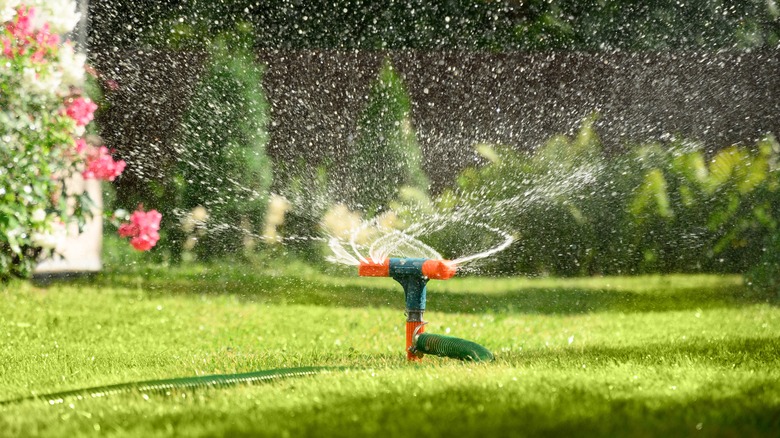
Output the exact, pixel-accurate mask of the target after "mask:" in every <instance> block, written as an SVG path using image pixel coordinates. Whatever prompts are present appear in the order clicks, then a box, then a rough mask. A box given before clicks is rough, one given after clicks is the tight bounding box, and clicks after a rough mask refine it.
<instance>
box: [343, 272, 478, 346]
mask: <svg viewBox="0 0 780 438" xmlns="http://www.w3.org/2000/svg"><path fill="white" fill-rule="evenodd" d="M456 272H457V268H456V266H455V264H454V263H453V262H451V261H449V260H433V259H422V258H389V259H386V260H385V261H384V262H382V263H371V262H362V263H360V266H359V268H358V275H360V276H361V277H392V278H393V279H394V280H395V281H397V282H399V283H400V284H401V286H402V287H403V288H404V297H405V301H406V354H407V359H409V360H419V359H420V358H422V356H423V354H424V353H427V354H434V355H437V356H447V357H452V358H456V359H462V360H465V359H469V360H473V361H484V360H493V354H492V353H490V351H488V350H487V349H486V348H485V347H483V346H481V345H479V344H475V343H474V342H470V341H466V340H464V339H459V338H454V337H451V336H442V335H433V334H428V333H423V332H424V331H425V327H424V326H425V324H426V323H425V321H423V313H424V312H425V299H426V294H427V285H428V280H430V279H436V280H447V279H449V278H452V277H453V276H455V273H456Z"/></svg>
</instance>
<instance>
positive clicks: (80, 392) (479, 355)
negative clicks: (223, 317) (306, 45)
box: [0, 333, 493, 406]
mask: <svg viewBox="0 0 780 438" xmlns="http://www.w3.org/2000/svg"><path fill="white" fill-rule="evenodd" d="M413 351H414V352H415V353H424V354H432V355H435V356H443V357H449V358H452V359H459V360H463V361H473V362H490V361H492V360H493V354H492V353H491V352H490V351H489V350H488V349H487V348H485V347H483V346H481V345H479V344H477V343H475V342H471V341H467V340H465V339H460V338H455V337H452V336H444V335H435V334H431V333H420V334H418V335H417V336H416V337H415V343H414V348H413ZM344 369H347V368H346V367H302V368H278V369H273V370H263V371H253V372H250V373H240V374H212V375H209V376H194V377H178V378H175V379H161V380H146V381H142V382H129V383H117V384H113V385H104V386H95V387H92V388H81V389H73V390H70V391H62V392H55V393H51V394H44V395H31V396H28V397H21V398H17V399H11V400H0V406H3V405H8V404H12V403H19V402H23V401H28V400H42V401H46V402H48V403H49V404H50V405H55V404H59V403H64V402H65V399H67V398H70V397H75V398H77V399H79V400H81V399H85V398H101V397H106V396H109V395H115V394H126V393H131V392H134V393H139V394H168V393H170V392H171V391H175V390H186V389H199V388H223V387H226V386H233V385H239V384H249V385H252V384H257V383H267V382H271V381H276V380H281V379H285V378H290V377H303V376H313V375H315V374H320V373H323V372H326V371H335V370H344Z"/></svg>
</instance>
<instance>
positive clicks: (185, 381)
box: [0, 367, 341, 406]
mask: <svg viewBox="0 0 780 438" xmlns="http://www.w3.org/2000/svg"><path fill="white" fill-rule="evenodd" d="M337 369H341V368H340V367H303V368H279V369H273V370H263V371H254V372H250V373H241V374H213V375H209V376H195V377H179V378H175V379H162V380H146V381H143V382H129V383H118V384H115V385H105V386H96V387H93V388H82V389H74V390H71V391H63V392H57V393H52V394H45V395H32V396H29V397H21V398H17V399H12V400H0V406H1V405H6V404H11V403H18V402H22V401H26V400H43V401H47V402H48V403H49V404H51V405H54V404H58V403H63V402H64V401H65V399H66V398H69V397H76V398H78V399H83V398H100V397H105V396H108V395H114V394H123V393H130V392H135V393H139V394H150V393H153V394H167V393H170V392H171V391H173V390H182V389H197V388H221V387H225V386H232V385H238V384H242V383H244V384H250V385H251V384H257V383H266V382H270V381H275V380H279V379H284V378H288V377H302V376H311V375H314V374H319V373H321V372H323V371H328V370H337Z"/></svg>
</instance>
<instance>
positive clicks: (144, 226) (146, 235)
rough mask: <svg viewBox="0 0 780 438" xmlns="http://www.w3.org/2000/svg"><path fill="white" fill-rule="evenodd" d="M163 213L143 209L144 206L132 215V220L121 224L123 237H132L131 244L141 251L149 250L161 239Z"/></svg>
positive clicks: (120, 230)
mask: <svg viewBox="0 0 780 438" xmlns="http://www.w3.org/2000/svg"><path fill="white" fill-rule="evenodd" d="M161 219H162V215H161V214H160V213H159V212H158V211H157V210H150V211H148V212H145V211H143V206H138V210H136V211H135V212H133V214H132V215H131V216H130V222H129V223H124V224H122V225H120V226H119V235H120V236H121V237H130V238H131V239H130V244H131V245H133V248H135V249H137V250H139V251H148V250H150V249H152V247H154V245H156V244H157V241H158V240H160V234H159V233H158V231H159V230H160V220H161Z"/></svg>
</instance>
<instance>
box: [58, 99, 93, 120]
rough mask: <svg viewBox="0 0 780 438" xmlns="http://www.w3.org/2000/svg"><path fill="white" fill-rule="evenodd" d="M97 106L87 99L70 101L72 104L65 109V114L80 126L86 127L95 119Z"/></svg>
mask: <svg viewBox="0 0 780 438" xmlns="http://www.w3.org/2000/svg"><path fill="white" fill-rule="evenodd" d="M96 109H97V105H95V103H94V102H92V101H91V100H89V99H88V98H85V97H77V98H75V99H70V104H69V105H68V107H67V108H65V114H66V115H67V116H68V117H70V118H71V119H73V120H75V121H76V125H78V126H86V125H87V124H88V123H89V122H91V121H92V119H93V118H94V113H95V110H96Z"/></svg>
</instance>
